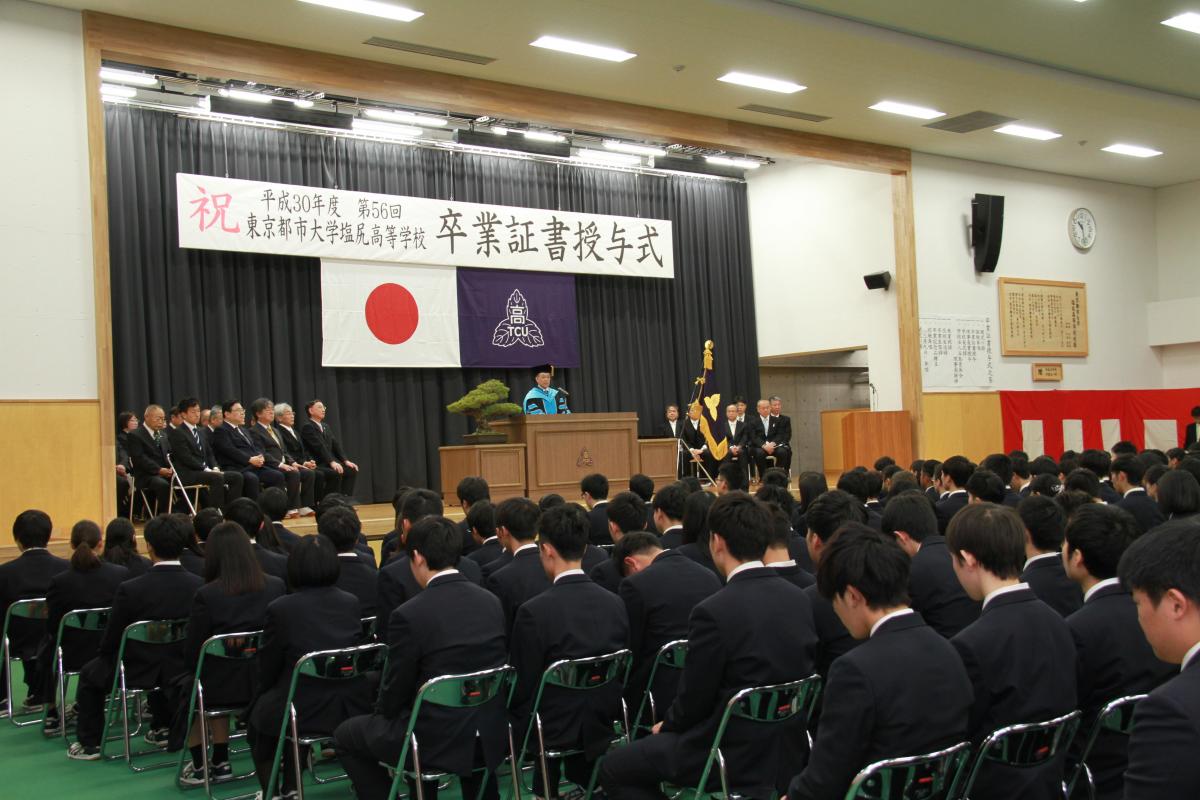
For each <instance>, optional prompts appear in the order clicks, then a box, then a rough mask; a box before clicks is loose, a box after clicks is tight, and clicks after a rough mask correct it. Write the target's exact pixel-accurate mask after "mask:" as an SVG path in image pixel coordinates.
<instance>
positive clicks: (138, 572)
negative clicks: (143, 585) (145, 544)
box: [100, 553, 150, 580]
mask: <svg viewBox="0 0 1200 800" xmlns="http://www.w3.org/2000/svg"><path fill="white" fill-rule="evenodd" d="M105 555H107V553H105V554H102V555H101V556H100V560H101V561H105V562H106V563H109V564H116V565H117V566H118V567H124V568H125V569H127V570H129V576H128V577H127V578H126V580H131V579H133V578H140V577H141V576H143V575H145V574H146V573H147V572H149V571H150V559H148V558H146V557H145V556H142V555H138V554H137V553H134V554H133V556H132V558H130V559H129V560H128V561H126V562H125V563H123V564H121V563H118V562H116V561H108V559H106V558H105V557H104V556H105Z"/></svg>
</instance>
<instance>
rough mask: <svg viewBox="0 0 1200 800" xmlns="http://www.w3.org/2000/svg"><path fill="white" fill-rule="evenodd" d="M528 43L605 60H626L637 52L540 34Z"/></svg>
mask: <svg viewBox="0 0 1200 800" xmlns="http://www.w3.org/2000/svg"><path fill="white" fill-rule="evenodd" d="M530 44H531V45H533V46H534V47H544V48H545V49H547V50H558V51H559V52H562V53H573V54H574V55H577V56H587V57H588V58H601V59H604V60H605V61H628V60H629V59H631V58H634V57H635V56H636V55H637V53H627V52H625V51H624V50H618V49H617V48H615V47H604V46H603V45H598V44H588V43H587V42H576V41H574V40H572V39H563V38H562V37H560V36H540V37H538V38H537V39H536V40H535V41H532V42H530Z"/></svg>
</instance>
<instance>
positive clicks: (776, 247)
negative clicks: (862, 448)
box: [747, 161, 901, 410]
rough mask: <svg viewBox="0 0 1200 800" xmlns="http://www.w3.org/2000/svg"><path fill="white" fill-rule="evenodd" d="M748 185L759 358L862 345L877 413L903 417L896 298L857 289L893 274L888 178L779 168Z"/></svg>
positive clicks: (810, 166) (791, 165)
mask: <svg viewBox="0 0 1200 800" xmlns="http://www.w3.org/2000/svg"><path fill="white" fill-rule="evenodd" d="M747 185H748V195H749V207H750V248H751V254H752V257H753V263H754V303H755V312H756V317H757V320H758V350H759V355H761V356H770V355H782V354H786V353H806V352H812V351H816V350H832V349H838V348H850V347H862V346H866V347H867V361H868V368H869V370H870V373H871V381H872V382H873V383H874V384H875V386H876V388H877V389H878V391H879V406H878V407H879V408H880V409H882V410H892V409H898V408H900V406H901V399H900V351H899V347H898V345H897V333H896V325H897V323H896V299H895V295H894V294H893V293H891V292H883V291H879V290H876V291H868V290H867V288H866V287H865V286H864V285H863V280H862V276H863V275H865V274H867V273H871V272H879V271H881V270H885V269H886V270H889V271H892V272H894V271H895V270H894V263H895V250H894V245H893V239H892V195H891V179H890V178H889V177H888V176H887V175H878V174H874V173H869V172H860V171H858V170H852V169H844V168H840V167H831V166H826V165H822V164H814V163H808V162H802V161H793V162H787V161H781V162H780V163H778V164H776V165H775V166H772V167H766V168H763V169H761V170H759V171H757V172H755V173H752V174H751V175H750V176H749V177H748V179H747Z"/></svg>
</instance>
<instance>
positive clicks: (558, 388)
mask: <svg viewBox="0 0 1200 800" xmlns="http://www.w3.org/2000/svg"><path fill="white" fill-rule="evenodd" d="M550 388H551V389H553V390H554V391H556V392H558V393H559V394H561V395H562V396H563V397H570V396H571V393H570V392H568V391H567V390H566V389H564V388H562V387H561V386H551V387H550Z"/></svg>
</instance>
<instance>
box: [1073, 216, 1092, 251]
mask: <svg viewBox="0 0 1200 800" xmlns="http://www.w3.org/2000/svg"><path fill="white" fill-rule="evenodd" d="M1067 235H1068V236H1069V237H1070V238H1071V244H1073V245H1075V247H1077V248H1079V249H1080V250H1090V249H1092V245H1093V244H1095V242H1096V218H1095V217H1094V216H1092V212H1091V211H1088V210H1087V209H1086V208H1077V209H1075V210H1074V211H1072V212H1071V215H1070V217H1068V218H1067Z"/></svg>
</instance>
